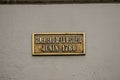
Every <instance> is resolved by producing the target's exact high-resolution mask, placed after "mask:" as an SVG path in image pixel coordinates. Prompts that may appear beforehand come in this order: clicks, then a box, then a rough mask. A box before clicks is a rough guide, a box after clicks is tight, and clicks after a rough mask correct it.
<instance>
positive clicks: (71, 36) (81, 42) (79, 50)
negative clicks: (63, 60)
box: [32, 32, 85, 55]
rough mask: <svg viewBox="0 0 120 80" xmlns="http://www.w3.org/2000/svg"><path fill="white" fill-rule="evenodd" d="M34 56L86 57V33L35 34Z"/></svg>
mask: <svg viewBox="0 0 120 80" xmlns="http://www.w3.org/2000/svg"><path fill="white" fill-rule="evenodd" d="M32 55H85V33H83V32H67V33H66V32H65V33H33V34H32Z"/></svg>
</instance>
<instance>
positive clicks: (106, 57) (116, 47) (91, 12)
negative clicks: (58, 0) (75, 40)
mask: <svg viewBox="0 0 120 80" xmlns="http://www.w3.org/2000/svg"><path fill="white" fill-rule="evenodd" d="M81 31H82V32H85V33H86V56H37V57H35V56H32V51H31V33H33V32H81ZM0 80H120V4H62V5H60V4H56V5H0Z"/></svg>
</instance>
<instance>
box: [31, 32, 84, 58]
mask: <svg viewBox="0 0 120 80" xmlns="http://www.w3.org/2000/svg"><path fill="white" fill-rule="evenodd" d="M35 34H43V35H44V34H83V41H84V49H83V52H82V53H71V54H70V53H44V54H43V53H40V54H35V53H34V35H35ZM32 55H33V56H52V55H55V56H59V55H61V56H64V55H86V34H85V32H38V33H32Z"/></svg>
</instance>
